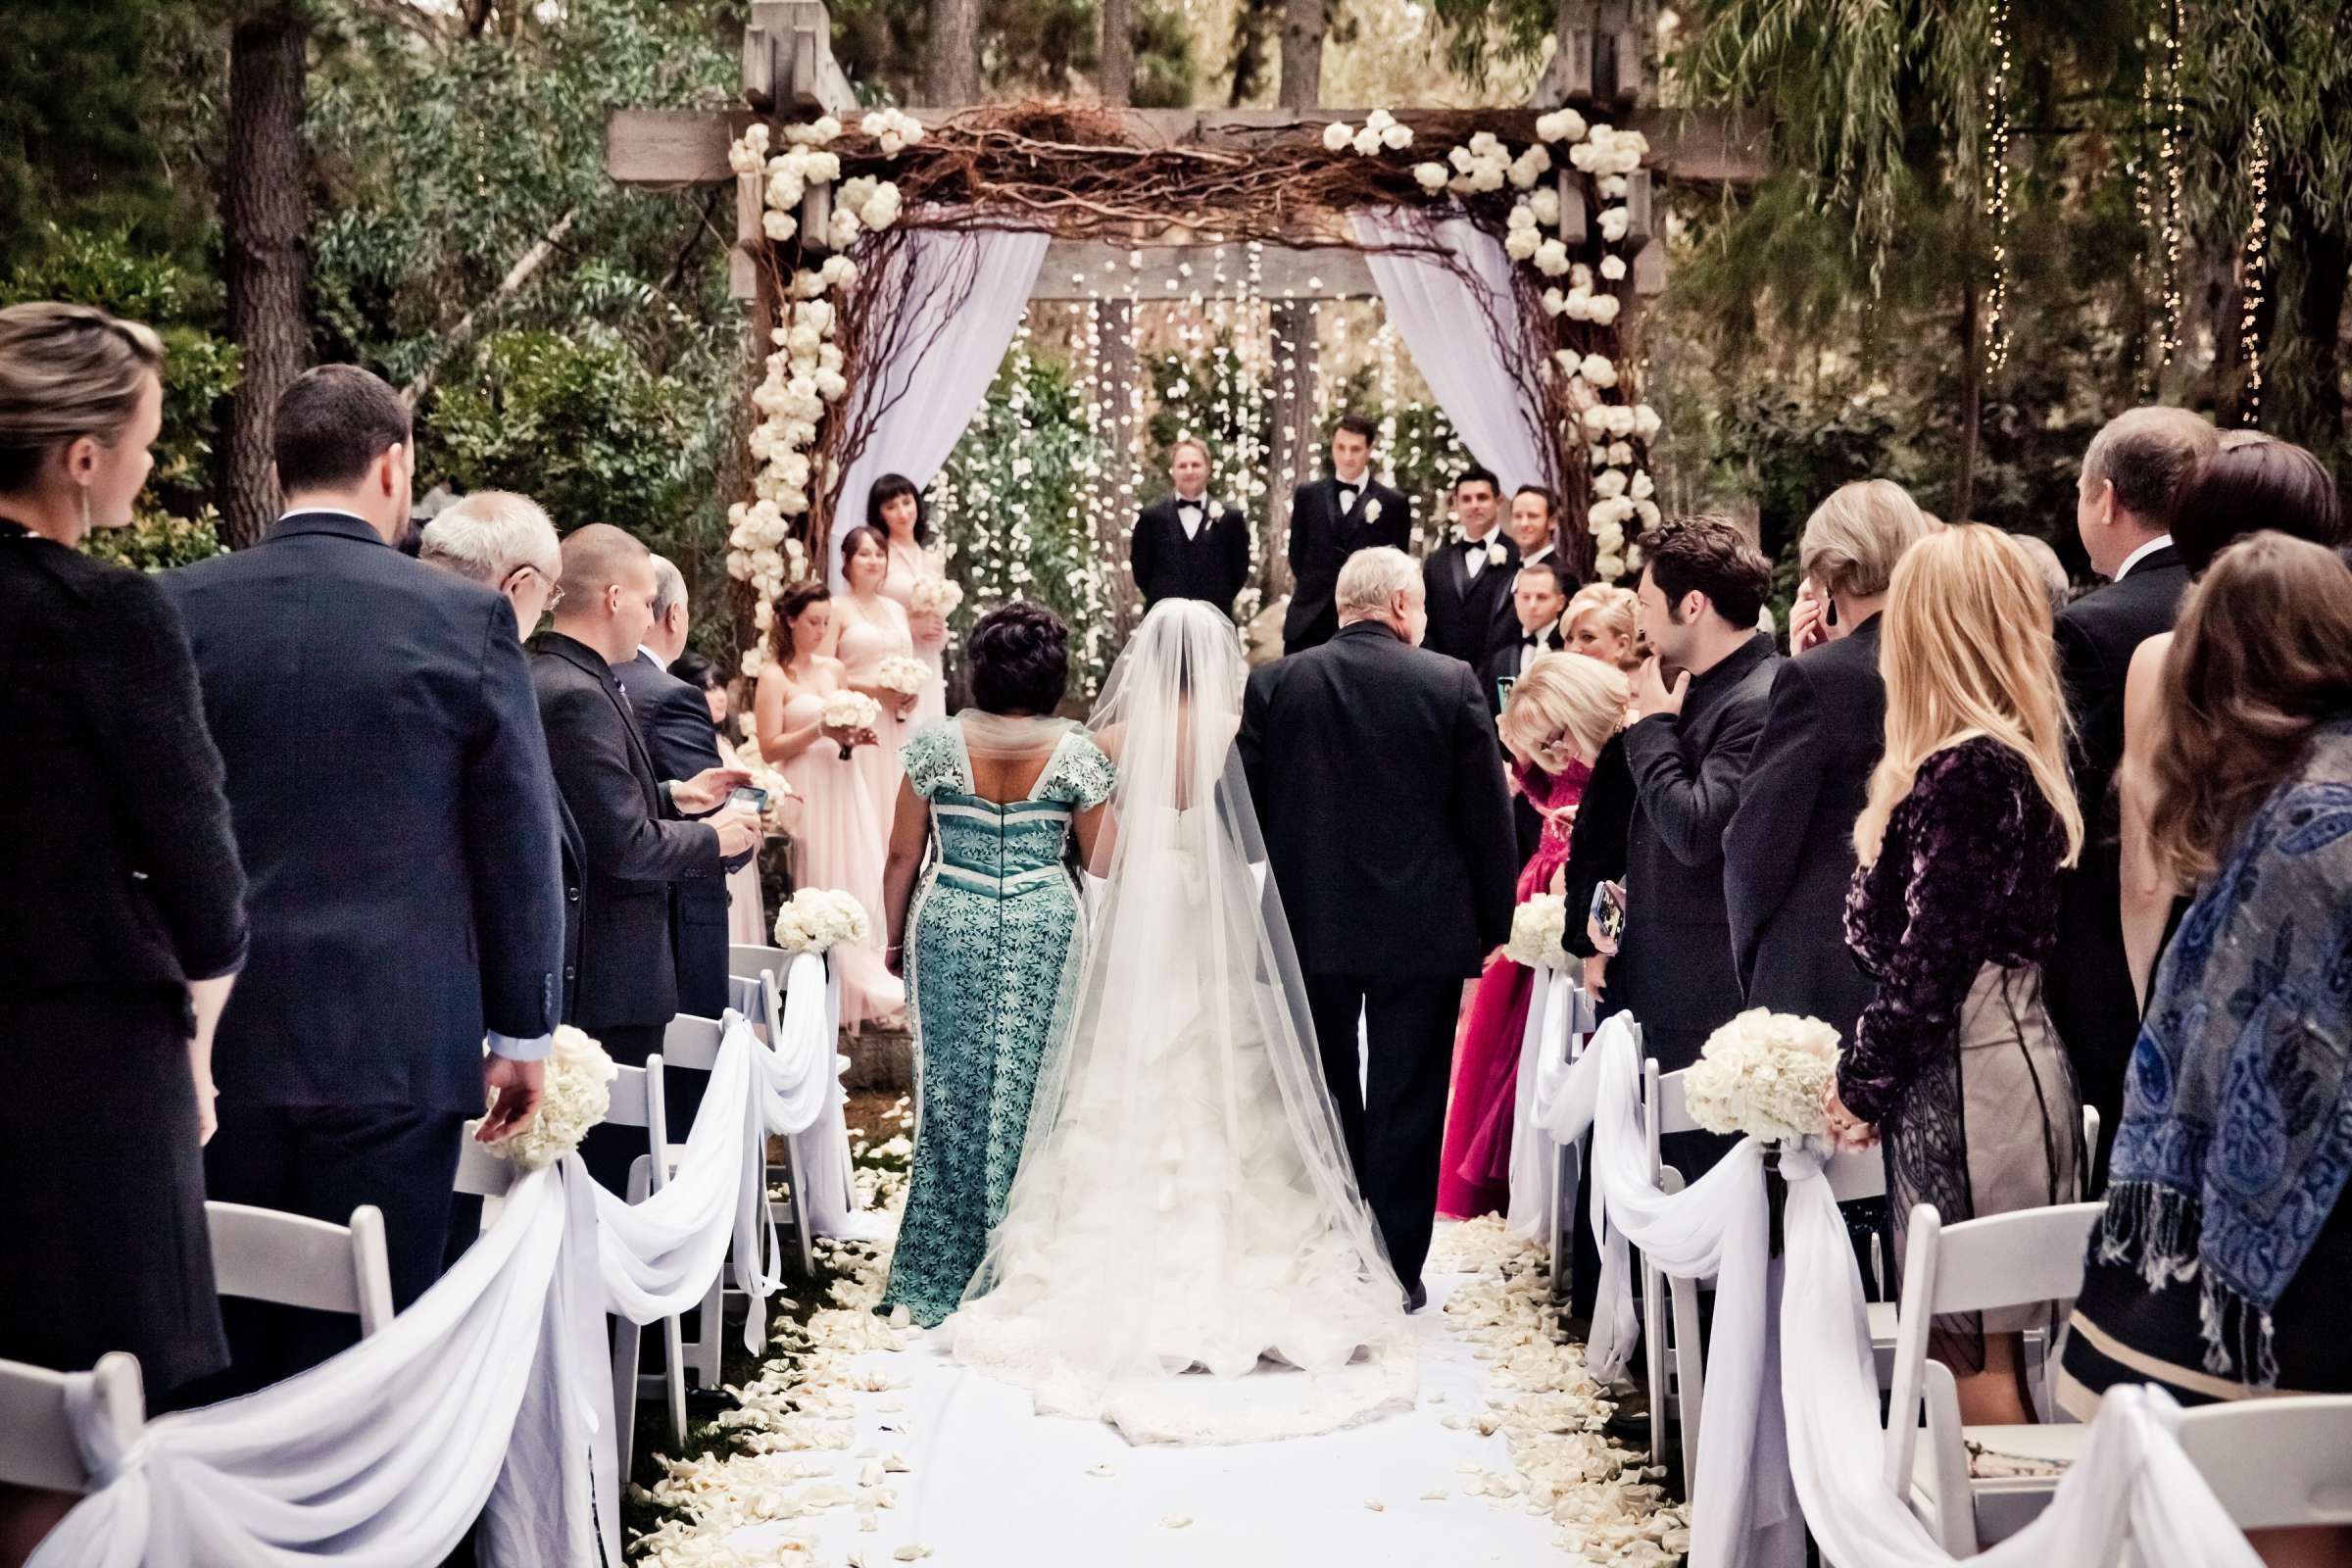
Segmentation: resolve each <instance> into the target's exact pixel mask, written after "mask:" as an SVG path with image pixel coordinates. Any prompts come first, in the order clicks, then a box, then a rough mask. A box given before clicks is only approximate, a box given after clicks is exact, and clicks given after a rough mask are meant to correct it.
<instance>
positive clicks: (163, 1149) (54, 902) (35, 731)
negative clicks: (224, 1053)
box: [0, 304, 246, 1561]
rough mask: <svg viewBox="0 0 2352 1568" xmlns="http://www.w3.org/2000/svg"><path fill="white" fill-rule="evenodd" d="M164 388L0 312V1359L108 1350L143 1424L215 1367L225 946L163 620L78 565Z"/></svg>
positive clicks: (90, 349) (231, 956) (214, 855)
mask: <svg viewBox="0 0 2352 1568" xmlns="http://www.w3.org/2000/svg"><path fill="white" fill-rule="evenodd" d="M162 366H163V346H162V344H161V343H160V342H159V341H158V340H157V339H156V336H155V334H154V333H153V332H151V331H149V330H148V329H147V328H145V327H143V326H139V325H136V324H135V323H132V322H127V321H119V320H116V319H113V318H111V317H109V316H107V315H105V314H104V313H103V312H99V311H94V310H90V309H87V308H84V307H80V306H69V305H48V304H34V305H18V306H12V307H10V308H9V309H7V310H0V627H5V628H6V636H5V637H0V752H4V753H5V755H6V758H7V762H6V765H5V766H4V767H0V887H5V888H6V889H7V890H8V891H7V897H6V898H5V899H0V1083H4V1084H5V1086H6V1087H5V1093H0V1195H4V1196H5V1199H6V1203H7V1223H6V1224H5V1225H0V1357H6V1358H9V1359H12V1360H18V1361H30V1362H34V1363H37V1364H39V1365H43V1366H50V1367H56V1368H60V1369H63V1370H68V1371H80V1370H84V1369H86V1368H88V1367H89V1366H91V1365H92V1364H93V1363H94V1362H96V1361H97V1359H98V1357H99V1356H101V1355H103V1354H105V1353H106V1352H107V1351H110V1350H128V1351H131V1352H132V1353H134V1354H135V1355H137V1356H138V1358H139V1365H140V1369H141V1372H142V1374H143V1377H144V1379H145V1383H146V1388H147V1394H148V1397H149V1399H150V1401H151V1402H152V1401H155V1400H157V1399H159V1398H161V1397H165V1396H167V1395H168V1394H169V1393H170V1392H171V1391H172V1390H173V1389H175V1388H178V1387H180V1386H181V1385H183V1384H185V1383H187V1382H189V1381H190V1380H191V1379H194V1378H197V1377H201V1376H204V1375H205V1374H208V1373H212V1372H217V1371H219V1370H221V1368H222V1367H224V1366H226V1365H227V1364H228V1349H227V1346H226V1344H225V1343H224V1342H223V1340H222V1338H221V1315H220V1310H219V1306H218V1303H217V1301H216V1299H215V1296H214V1291H213V1267H212V1252H211V1248H210V1245H209V1243H208V1240H207V1235H206V1230H205V1222H204V1166H203V1161H202V1158H201V1156H200V1149H201V1147H202V1144H203V1141H204V1139H205V1137H206V1136H208V1135H209V1133H210V1130H211V1127H212V1121H213V1113H212V1083H211V1077H212V1075H211V1068H210V1057H211V1050H212V1032H213V1025H214V1023H215V1022H216V1021H217V1020H218V1019H219V1018H220V1015H221V1006H222V1005H223V1004H225V1003H226V1001H227V999H228V989H229V986H230V984H231V981H232V979H233V977H234V975H235V972H236V970H237V969H238V968H239V966H240V965H241V964H242V963H243V962H244V957H245V940H246V935H245V917H244V910H243V903H244V896H245V880H244V875H243V872H242V871H241V870H240V869H239V867H238V864H237V852H236V845H235V843H234V841H233V840H232V839H231V837H230V832H229V815H228V803H227V801H226V799H225V798H224V797H223V795H222V793H221V758H220V754H219V753H218V752H216V751H215V750H214V748H213V743H212V739H211V737H210V736H209V735H207V734H206V732H205V727H204V709H203V706H202V704H201V702H200V701H199V698H198V693H197V687H196V672H195V666H194V664H193V662H192V661H191V660H190V657H189V654H188V645H187V639H186V636H185V635H184V634H183V633H182V631H181V630H180V625H179V619H178V617H177V615H176V614H175V613H173V612H172V608H171V605H170V603H169V602H168V601H167V600H166V599H165V597H164V595H163V593H162V592H161V591H160V590H159V589H158V588H157V587H156V585H155V584H154V583H152V582H150V581H149V580H148V579H147V578H146V577H145V576H143V575H141V574H140V573H138V572H135V571H125V570H123V568H121V567H118V566H111V565H106V564H101V563H99V562H96V561H93V560H91V559H90V558H89V557H87V556H84V555H83V554H81V552H80V549H79V546H80V544H81V542H82V539H83V538H84V536H85V535H86V534H87V533H88V532H89V530H90V529H91V528H93V527H97V528H119V527H122V526H123V525H124V524H126V523H128V522H129V521H130V520H131V504H132V502H133V501H134V500H135V499H136V498H137V496H138V493H139V490H140V487H141V486H142V485H144V484H145V483H146V479H147V474H148V470H149V469H150V468H151V467H152V466H153V460H152V458H151V457H150V456H149V454H148V447H149V445H150V444H151V443H152V442H153V441H154V440H155V437H156V434H157V431H158V428H159V426H160V424H161V420H162V408H163V383H162V380H161V370H162ZM12 1504H13V1505H14V1508H13V1510H12ZM26 1504H27V1497H26V1495H25V1494H23V1493H15V1494H11V1493H10V1492H9V1491H8V1489H5V1488H0V1561H6V1560H7V1557H8V1553H7V1541H6V1537H7V1535H8V1531H9V1525H10V1523H11V1522H12V1512H13V1513H14V1514H17V1515H22V1514H23V1513H24V1512H25V1508H26Z"/></svg>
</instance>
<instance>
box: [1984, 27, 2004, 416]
mask: <svg viewBox="0 0 2352 1568" xmlns="http://www.w3.org/2000/svg"><path fill="white" fill-rule="evenodd" d="M1990 27H1991V38H1990V43H1991V47H1992V61H1993V64H1992V74H1991V75H1990V76H1989V77H1988V78H1986V80H1985V178H1984V184H1985V217H1986V219H1987V220H1988V221H1990V223H1991V225H1992V287H1991V288H1990V290H1988V291H1987V294H1986V297H1985V374H1986V375H1988V376H1989V375H1997V374H1998V373H2000V370H2001V368H2002V367H2003V366H2005V365H2007V364H2008V363H2009V322H2008V309H2009V0H1993V4H1992V12H1991V18H1990Z"/></svg>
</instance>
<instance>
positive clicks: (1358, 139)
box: [1354, 125, 1380, 158]
mask: <svg viewBox="0 0 2352 1568" xmlns="http://www.w3.org/2000/svg"><path fill="white" fill-rule="evenodd" d="M1354 146H1355V154H1356V156H1357V157H1358V158H1369V157H1371V156H1372V155H1373V154H1374V153H1376V152H1378V151H1380V132H1379V131H1377V130H1374V129H1373V128H1372V127H1371V126H1370V125H1366V126H1365V127H1364V128H1363V129H1361V130H1359V131H1357V132H1356V133H1355V141H1354Z"/></svg>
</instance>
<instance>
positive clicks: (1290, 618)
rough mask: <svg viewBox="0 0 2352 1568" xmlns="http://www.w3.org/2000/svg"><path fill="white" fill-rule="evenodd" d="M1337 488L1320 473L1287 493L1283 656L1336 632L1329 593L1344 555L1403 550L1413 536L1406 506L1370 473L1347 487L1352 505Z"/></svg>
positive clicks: (1337, 484) (1337, 621)
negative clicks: (1287, 600) (1288, 605)
mask: <svg viewBox="0 0 2352 1568" xmlns="http://www.w3.org/2000/svg"><path fill="white" fill-rule="evenodd" d="M1342 488H1343V487H1342V486H1341V484H1340V481H1339V480H1338V479H1337V478H1336V477H1334V476H1332V475H1330V474H1325V475H1324V476H1323V477H1322V478H1320V479H1310V480H1308V481H1307V482H1306V483H1305V484H1302V485H1300V486H1299V488H1298V489H1297V490H1296V491H1294V492H1292V495H1291V545H1290V560H1291V577H1292V585H1291V608H1290V610H1289V612H1288V613H1285V614H1284V616H1283V617H1282V651H1283V652H1284V653H1286V654H1297V653H1303V652H1305V651H1306V650H1307V649H1309V648H1315V647H1319V646H1321V645H1322V644H1324V643H1327V642H1329V641H1331V635H1332V633H1333V632H1336V631H1338V630H1339V629H1340V610H1339V606H1338V605H1337V604H1336V603H1334V602H1333V600H1332V593H1333V591H1334V590H1335V589H1337V588H1338V587H1339V585H1340V567H1341V566H1342V565H1344V564H1346V563H1347V560H1348V557H1349V556H1352V555H1354V554H1355V553H1356V552H1357V551H1358V550H1368V549H1370V548H1372V547H1373V546H1374V545H1392V546H1394V547H1396V548H1397V549H1398V550H1402V549H1404V548H1405V546H1406V544H1407V543H1408V542H1409V541H1410V540H1411V539H1412V537H1413V509H1412V505H1411V503H1409V502H1407V501H1406V500H1405V499H1404V497H1402V496H1400V495H1398V494H1397V492H1396V491H1394V490H1392V489H1390V488H1389V487H1388V486H1387V485H1385V484H1381V483H1379V482H1378V481H1376V480H1375V479H1373V477H1372V475H1371V472H1370V470H1366V471H1365V473H1364V475H1363V476H1362V478H1360V479H1359V480H1358V481H1357V482H1356V483H1355V484H1354V485H1351V486H1348V487H1347V489H1348V491H1349V493H1350V494H1352V495H1353V496H1354V504H1353V505H1352V506H1344V505H1342V503H1341V490H1342ZM1375 514H1377V515H1375Z"/></svg>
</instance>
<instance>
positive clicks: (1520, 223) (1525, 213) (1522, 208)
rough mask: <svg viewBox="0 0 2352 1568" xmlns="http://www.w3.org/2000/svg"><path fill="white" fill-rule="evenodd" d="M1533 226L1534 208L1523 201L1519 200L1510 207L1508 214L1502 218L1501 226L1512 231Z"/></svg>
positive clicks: (1534, 223)
mask: <svg viewBox="0 0 2352 1568" xmlns="http://www.w3.org/2000/svg"><path fill="white" fill-rule="evenodd" d="M1535 226H1536V210H1535V209H1534V208H1533V207H1530V206H1529V205H1528V204H1527V203H1525V202H1520V203H1517V204H1516V205H1514V206H1513V207H1512V208H1511V212H1510V216H1509V217H1508V218H1505V219H1504V220H1503V227H1505V228H1506V229H1511V230H1514V231H1515V230H1518V229H1523V228H1534V227H1535Z"/></svg>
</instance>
